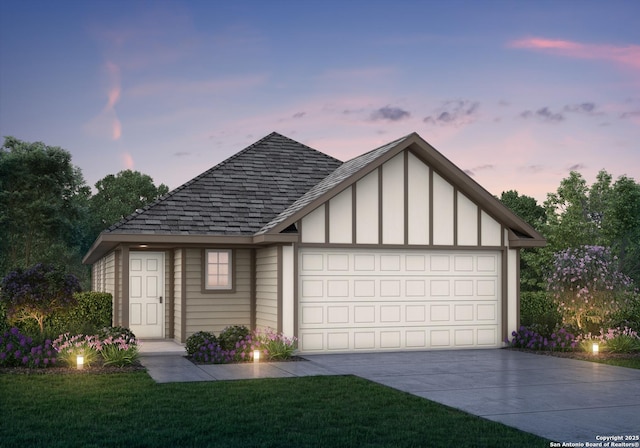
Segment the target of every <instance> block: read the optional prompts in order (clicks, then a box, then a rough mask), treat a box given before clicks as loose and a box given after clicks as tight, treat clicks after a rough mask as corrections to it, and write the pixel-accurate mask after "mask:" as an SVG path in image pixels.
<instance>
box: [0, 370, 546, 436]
mask: <svg viewBox="0 0 640 448" xmlns="http://www.w3.org/2000/svg"><path fill="white" fill-rule="evenodd" d="M0 416H1V417H0V446H1V447H48V448H52V447H65V448H69V447H127V448H133V447H305V446H314V447H454V446H455V447H483V446H492V447H525V446H526V447H548V446H549V441H547V440H545V439H542V438H539V437H536V436H533V435H531V434H528V433H524V432H521V431H518V430H516V429H513V428H509V427H507V426H504V425H501V424H499V423H494V422H490V421H488V420H484V419H481V418H479V417H474V416H472V415H469V414H466V413H463V412H460V411H457V410H454V409H452V408H448V407H446V406H442V405H439V404H436V403H433V402H430V401H428V400H425V399H421V398H419V397H415V396H412V395H409V394H406V393H403V392H399V391H396V390H393V389H390V388H387V387H384V386H381V385H378V384H375V383H372V382H369V381H367V380H364V379H361V378H357V377H353V376H339V377H306V378H291V379H265V380H251V381H225V382H204V383H172V384H156V383H154V382H153V380H152V379H151V378H150V377H149V376H148V375H147V374H146V373H144V372H136V373H121V374H103V375H97V374H76V375H73V374H72V375H37V374H31V375H14V374H4V375H0Z"/></svg>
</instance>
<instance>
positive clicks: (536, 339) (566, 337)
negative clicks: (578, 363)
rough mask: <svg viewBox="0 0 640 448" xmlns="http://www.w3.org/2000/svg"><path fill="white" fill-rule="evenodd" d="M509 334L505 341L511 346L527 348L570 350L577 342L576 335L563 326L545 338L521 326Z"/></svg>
mask: <svg viewBox="0 0 640 448" xmlns="http://www.w3.org/2000/svg"><path fill="white" fill-rule="evenodd" d="M511 336H513V339H512V340H511V341H509V340H508V339H507V340H506V341H505V342H506V343H508V344H509V345H510V346H511V347H517V348H526V349H529V350H550V351H570V350H573V349H574V348H575V347H576V346H577V344H578V342H577V341H576V337H575V336H574V335H573V334H571V333H569V332H568V331H567V330H565V329H564V328H560V329H559V330H558V331H557V332H554V333H552V334H551V336H550V337H548V338H547V337H544V336H542V335H541V334H539V333H537V332H536V331H533V330H531V329H529V328H527V327H525V326H521V327H520V329H519V330H518V331H514V332H512V333H511Z"/></svg>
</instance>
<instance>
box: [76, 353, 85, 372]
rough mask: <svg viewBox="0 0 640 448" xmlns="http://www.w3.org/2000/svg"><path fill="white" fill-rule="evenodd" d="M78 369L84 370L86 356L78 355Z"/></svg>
mask: <svg viewBox="0 0 640 448" xmlns="http://www.w3.org/2000/svg"><path fill="white" fill-rule="evenodd" d="M76 367H77V368H78V370H82V369H84V356H82V355H78V356H77V357H76Z"/></svg>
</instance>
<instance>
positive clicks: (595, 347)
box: [591, 342, 600, 355]
mask: <svg viewBox="0 0 640 448" xmlns="http://www.w3.org/2000/svg"><path fill="white" fill-rule="evenodd" d="M591 351H592V353H593V354H594V355H597V354H598V353H599V352H600V346H599V345H598V343H597V342H594V343H593V345H592V346H591Z"/></svg>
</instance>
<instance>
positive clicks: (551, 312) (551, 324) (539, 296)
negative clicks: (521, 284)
mask: <svg viewBox="0 0 640 448" xmlns="http://www.w3.org/2000/svg"><path fill="white" fill-rule="evenodd" d="M520 322H521V323H522V325H524V326H525V327H527V328H529V329H535V330H536V331H537V332H538V333H540V334H542V335H544V336H549V335H550V334H551V333H552V332H553V330H554V329H555V328H557V327H558V326H560V324H561V323H562V316H561V315H560V313H558V308H557V306H556V304H555V303H554V301H553V298H552V297H551V296H550V295H549V294H548V293H547V292H545V291H535V292H533V291H528V292H527V291H523V292H522V293H521V297H520Z"/></svg>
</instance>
